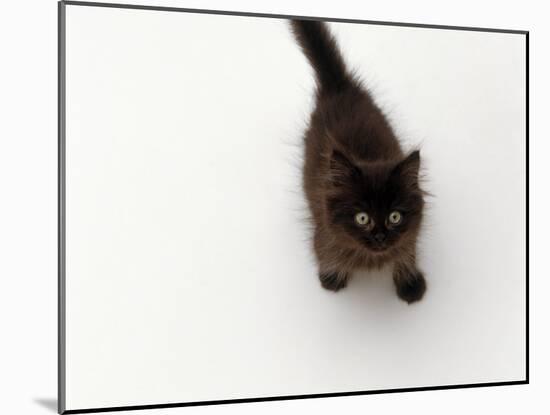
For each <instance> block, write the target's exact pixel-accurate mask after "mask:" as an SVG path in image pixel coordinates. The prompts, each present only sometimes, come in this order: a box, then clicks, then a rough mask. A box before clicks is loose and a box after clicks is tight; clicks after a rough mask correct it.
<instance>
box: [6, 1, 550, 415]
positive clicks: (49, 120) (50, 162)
mask: <svg viewBox="0 0 550 415" xmlns="http://www.w3.org/2000/svg"><path fill="white" fill-rule="evenodd" d="M180 4H181V5H183V6H187V7H211V8H225V9H230V8H231V9H235V10H239V9H240V10H247V11H264V12H279V13H288V14H304V15H306V14H309V15H330V16H334V17H336V16H341V17H354V18H364V19H380V20H394V21H398V20H403V21H413V22H415V21H417V22H418V21H420V22H424V23H445V24H460V25H472V26H499V27H508V28H519V29H524V28H527V29H530V30H531V31H532V35H533V36H532V43H531V46H532V48H533V49H535V51H536V50H537V49H540V50H543V46H544V45H543V43H542V42H544V41H545V40H546V39H545V38H544V36H545V33H544V31H543V26H541V25H539V23H538V22H537V19H538V16H539V14H537V10H533V9H530V8H527V7H526V6H522V7H521V8H520V6H516V7H517V8H507V7H506V5H505V4H502V3H499V4H498V5H496V4H495V5H492V6H491V7H490V6H489V5H488V6H487V8H486V10H485V12H483V8H482V6H480V5H476V7H475V9H474V7H473V4H472V5H471V7H468V6H467V4H465V3H464V2H462V3H461V4H460V6H458V5H457V7H456V9H453V8H449V6H448V5H446V6H445V7H446V10H442V9H438V8H437V7H443V6H438V5H437V4H435V3H434V4H432V5H428V3H424V4H425V5H424V6H421V3H416V4H415V5H414V9H412V8H411V9H407V8H406V6H404V5H401V7H395V4H396V3H394V5H393V7H391V10H390V8H388V9H386V10H384V9H383V8H382V6H378V7H377V8H372V7H373V6H371V8H369V9H366V8H364V6H363V8H361V6H355V7H357V8H355V9H354V7H352V6H351V5H345V4H339V5H338V7H336V6H332V7H333V8H332V9H331V7H330V6H329V5H316V6H313V5H310V6H309V7H308V6H307V4H306V3H303V4H302V5H301V6H300V5H294V6H290V5H285V4H284V3H283V2H278V3H277V6H275V5H273V6H272V7H271V8H269V7H268V5H264V7H265V8H264V9H258V8H256V9H253V8H252V6H251V5H247V4H245V3H244V2H241V3H239V2H233V3H231V4H232V5H233V6H232V7H230V4H229V3H227V2H224V4H223V5H222V4H220V3H216V2H208V4H207V3H206V2H201V3H200V4H196V3H195V4H193V3H192V2H185V3H184V2H181V3H180ZM29 6H30V3H27V4H26V5H20V6H18V7H20V9H19V10H18V11H20V12H21V14H19V15H14V14H13V13H12V14H10V13H6V14H5V15H4V16H9V19H8V22H7V23H10V24H5V25H3V26H2V27H3V29H5V30H7V31H8V32H7V33H5V34H4V33H3V36H2V39H3V42H7V45H8V47H7V50H8V52H9V53H10V56H9V58H10V59H9V60H6V62H9V64H8V65H6V66H4V67H3V70H5V71H6V72H7V73H6V74H4V76H3V77H2V82H4V83H5V84H3V85H2V87H3V90H4V91H8V97H7V98H9V99H8V100H6V104H5V108H4V109H3V114H5V117H4V120H3V123H2V129H3V130H2V148H3V151H2V163H1V168H2V188H3V189H5V190H4V192H5V202H4V203H3V206H2V209H3V212H2V213H3V215H2V231H3V235H2V243H3V244H5V245H3V247H2V248H3V250H2V252H3V256H2V274H1V275H2V277H3V282H5V288H4V290H3V294H4V299H3V301H2V307H3V308H2V311H3V313H2V315H3V322H2V323H3V327H4V328H5V330H7V331H6V332H5V338H7V339H8V340H7V341H5V342H4V344H3V347H5V350H4V351H3V358H5V361H4V362H2V363H3V364H2V366H3V367H4V368H7V371H4V374H3V375H4V376H5V378H4V377H3V378H2V379H3V380H5V385H4V390H5V391H6V393H5V395H6V396H9V398H8V401H7V404H8V405H9V407H10V409H11V408H20V409H19V410H17V411H14V412H16V413H17V412H23V411H25V413H32V411H33V410H34V411H35V412H39V411H41V410H42V411H44V410H45V409H44V408H43V406H41V405H39V404H37V403H36V400H41V399H42V400H44V399H46V400H47V399H52V398H53V397H54V396H55V358H54V356H55V347H56V337H55V303H56V301H55V292H56V288H55V270H56V265H55V262H56V261H55V252H56V247H55V239H56V232H55V229H56V223H55V219H54V218H55V206H56V201H55V187H56V186H55V170H56V169H55V167H56V150H55V130H56V126H55V113H56V110H55V91H56V86H55V73H56V69H55V48H56V45H55V21H56V11H55V5H53V4H50V5H47V4H46V2H42V3H41V4H38V2H37V4H36V5H35V7H34V8H33V9H30V8H29ZM48 6H49V7H48ZM256 7H258V6H256ZM275 7H278V8H275ZM336 9H337V10H336ZM474 10H475V13H473V11H474ZM495 10H498V13H495ZM428 11H429V13H428ZM23 13H24V14H23ZM17 16H19V19H18V18H16V17H17ZM12 39H17V41H16V42H9V41H10V40H12ZM537 45H539V46H537ZM11 53H13V55H11ZM534 56H535V58H534V60H532V61H531V62H532V64H534V66H535V71H536V73H544V72H546V70H547V69H548V68H547V67H546V65H547V62H546V61H545V60H544V58H545V56H544V55H540V54H539V55H537V54H535V55H534ZM16 75H18V76H19V77H16ZM531 80H532V82H534V83H535V85H536V86H537V93H535V94H534V99H536V100H539V104H538V105H535V106H534V110H533V112H532V114H533V120H536V119H537V118H538V117H537V116H536V115H537V111H541V115H542V111H544V101H543V98H544V96H545V94H546V90H545V87H546V86H547V85H546V84H545V83H544V82H545V81H544V79H542V78H541V79H540V80H539V79H538V78H537V77H536V76H534V74H533V72H532V73H531ZM3 104H4V102H3ZM14 109H15V111H14ZM540 118H543V117H542V116H541V117H540ZM540 118H539V119H540ZM532 127H533V129H532V148H535V149H536V151H537V153H538V154H539V155H540V154H544V148H542V146H544V141H541V143H540V144H539V143H538V142H537V141H536V139H535V134H536V135H540V136H542V137H544V136H545V135H547V134H545V133H546V131H542V130H541V131H538V129H537V125H536V124H533V125H532ZM541 144H542V146H541ZM533 154H534V153H533ZM537 157H540V156H535V155H534V156H533V158H532V163H533V164H532V170H531V171H532V172H533V171H534V170H533V169H534V167H533V166H537V168H539V166H540V163H537ZM539 177H540V176H539ZM542 190H543V189H538V188H537V198H541V199H540V202H541V204H542V203H545V202H544V199H543V197H544V196H545V195H544V193H543V191H542ZM539 209H540V210H541V211H544V210H545V209H544V206H543V205H541V206H540V207H539ZM532 214H533V211H532ZM532 218H533V216H532ZM536 219H537V228H538V229H541V228H542V227H543V226H544V225H545V218H544V217H540V218H539V217H537V218H536ZM6 230H7V231H6ZM540 233H541V231H538V232H536V234H537V235H540ZM531 242H533V241H531ZM541 248H543V247H542V246H540V247H538V248H536V249H541ZM536 249H533V251H535V252H533V256H532V257H538V258H540V257H541V255H537V252H536ZM541 254H542V252H541ZM537 265H539V264H534V266H533V268H532V282H533V284H532V285H533V286H535V287H536V293H535V292H534V291H532V294H533V296H532V300H533V304H535V306H534V307H533V309H532V311H534V313H535V317H534V318H533V319H532V323H534V325H535V327H539V325H540V326H544V323H543V322H542V320H541V319H542V318H543V316H544V313H545V312H547V310H545V306H544V305H543V302H544V298H543V297H542V296H543V295H544V291H545V287H546V284H547V283H546V282H545V281H544V280H543V279H541V280H538V279H536V275H544V269H542V265H543V264H542V263H541V264H540V265H541V267H540V268H537ZM539 297H540V298H541V301H539V300H538V298H539ZM4 319H5V320H4ZM534 333H535V334H534V337H533V340H535V347H536V349H537V350H544V348H545V346H546V344H545V343H546V341H547V340H546V339H545V338H544V337H543V336H544V333H541V331H539V330H536V331H535V332H534ZM531 352H532V354H531V356H532V358H533V359H534V361H535V364H536V366H535V367H532V369H533V371H532V381H533V384H532V385H530V386H528V387H526V386H522V387H513V388H491V389H480V390H475V391H474V390H470V391H446V392H432V393H429V394H428V393H416V394H401V395H386V396H370V397H354V398H341V399H325V400H314V401H300V402H279V403H262V404H253V405H239V406H223V407H217V408H188V409H181V410H174V411H173V412H174V413H176V412H177V411H180V412H183V411H188V412H192V413H198V412H201V411H203V412H207V411H213V412H216V411H218V412H217V413H225V412H227V411H229V412H231V411H238V412H239V413H243V412H244V413H247V412H246V411H251V412H249V413H258V411H261V412H262V413H270V411H271V412H272V413H278V412H280V411H281V410H285V411H287V412H289V411H290V412H303V411H304V410H316V411H321V412H323V411H326V412H327V413H328V412H333V411H334V410H342V411H348V412H354V411H355V412H364V411H365V410H377V411H379V412H380V411H381V412H394V411H397V410H400V409H404V408H412V409H413V412H414V410H415V409H418V412H420V410H422V412H428V413H432V412H433V413H437V412H439V411H441V410H443V409H445V410H447V411H451V412H453V411H455V412H453V413H461V412H464V411H467V410H473V409H476V408H479V407H480V406H481V407H483V406H485V405H487V407H488V408H489V407H490V408H492V409H494V410H500V411H501V412H504V413H512V412H517V411H518V410H519V408H524V407H525V406H529V405H535V404H536V400H537V399H536V398H537V397H538V396H539V393H540V392H541V391H542V390H544V388H545V384H544V369H545V368H547V366H546V364H547V358H546V357H545V355H544V354H538V353H533V350H531ZM222 411H223V412H222Z"/></svg>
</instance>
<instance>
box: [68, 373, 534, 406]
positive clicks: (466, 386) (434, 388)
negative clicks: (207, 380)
mask: <svg viewBox="0 0 550 415" xmlns="http://www.w3.org/2000/svg"><path fill="white" fill-rule="evenodd" d="M526 384H528V382H527V381H526V380H518V381H509V382H489V383H471V384H464V385H442V386H425V387H415V388H401V389H381V390H373V391H358V392H335V393H319V394H312V395H289V396H272V397H268V398H242V399H227V400H216V401H198V402H183V403H167V404H157V405H134V406H112V407H105V408H88V409H71V410H67V411H65V412H63V414H90V413H96V412H118V411H136V410H145V409H169V408H182V407H188V406H207V405H225V404H240V403H253V402H272V401H291V400H298V399H317V398H336V397H343V396H361V395H380V394H387V393H404V392H427V391H440V390H451V389H469V388H480V387H490V386H513V385H526Z"/></svg>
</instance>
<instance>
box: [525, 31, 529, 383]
mask: <svg viewBox="0 0 550 415" xmlns="http://www.w3.org/2000/svg"><path fill="white" fill-rule="evenodd" d="M525 146H526V149H525V150H526V151H525V153H526V154H525V158H526V160H525V164H526V169H525V171H526V175H525V203H526V218H525V238H526V239H525V250H526V259H525V297H526V298H525V381H526V382H527V383H529V334H530V332H529V32H526V33H525Z"/></svg>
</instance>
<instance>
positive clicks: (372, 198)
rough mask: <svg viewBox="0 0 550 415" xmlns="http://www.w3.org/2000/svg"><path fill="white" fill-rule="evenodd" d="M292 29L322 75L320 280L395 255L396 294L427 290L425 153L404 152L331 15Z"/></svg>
mask: <svg viewBox="0 0 550 415" xmlns="http://www.w3.org/2000/svg"><path fill="white" fill-rule="evenodd" d="M292 29H293V32H294V35H295V37H296V40H297V41H298V43H299V45H300V46H301V48H302V50H303V52H304V54H305V55H306V57H307V59H308V60H309V62H310V64H311V66H312V67H313V69H314V71H315V77H316V81H317V90H316V105H315V109H314V111H313V113H312V115H311V120H310V123H309V127H308V129H307V131H306V133H305V137H304V142H305V157H304V168H303V185H304V190H305V193H306V197H307V200H308V204H309V208H310V211H311V214H312V220H313V223H314V225H315V233H314V249H315V253H316V255H317V259H318V263H319V278H320V280H321V284H322V285H323V287H324V288H326V289H329V290H333V291H338V290H339V289H341V288H344V287H345V286H346V284H347V281H348V278H349V276H350V273H351V272H352V271H353V270H355V269H358V268H372V267H381V266H382V265H384V264H386V263H389V262H392V263H394V271H393V280H394V282H395V286H396V290H397V295H398V296H399V297H400V298H401V299H402V300H404V301H406V302H408V303H412V302H414V301H418V300H420V299H421V298H422V296H423V295H424V292H425V290H426V282H425V280H424V276H423V275H422V272H420V271H419V270H418V269H417V267H416V258H415V257H416V240H417V237H418V233H419V229H420V224H421V222H422V211H423V207H424V197H423V195H424V192H423V191H422V189H421V188H420V185H419V180H418V171H419V167H420V153H419V151H413V152H412V153H410V154H408V155H405V154H404V153H403V150H402V149H401V145H400V143H399V141H398V139H397V137H396V136H395V134H394V131H393V130H392V128H391V126H390V124H389V123H388V121H387V119H386V117H385V116H384V114H383V113H382V112H381V110H380V109H379V108H378V106H377V105H376V104H375V102H374V101H373V98H372V97H371V95H370V94H369V92H368V91H367V90H366V89H365V88H364V87H363V86H362V85H361V83H360V81H359V80H358V79H357V78H356V77H354V76H353V75H351V74H350V72H349V71H348V70H347V68H346V65H345V64H344V61H343V59H342V56H341V54H340V51H339V49H338V47H337V44H336V41H335V40H334V38H333V37H332V35H331V34H330V32H329V31H328V29H327V27H326V25H325V24H324V23H322V22H316V21H302V20H294V21H292Z"/></svg>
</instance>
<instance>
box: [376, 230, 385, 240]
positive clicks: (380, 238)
mask: <svg viewBox="0 0 550 415" xmlns="http://www.w3.org/2000/svg"><path fill="white" fill-rule="evenodd" d="M374 239H376V241H377V242H384V239H386V234H384V233H382V232H378V233H377V234H376V235H374Z"/></svg>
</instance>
